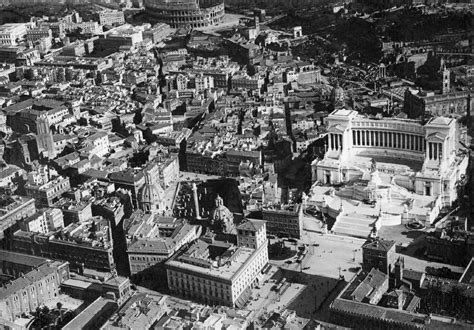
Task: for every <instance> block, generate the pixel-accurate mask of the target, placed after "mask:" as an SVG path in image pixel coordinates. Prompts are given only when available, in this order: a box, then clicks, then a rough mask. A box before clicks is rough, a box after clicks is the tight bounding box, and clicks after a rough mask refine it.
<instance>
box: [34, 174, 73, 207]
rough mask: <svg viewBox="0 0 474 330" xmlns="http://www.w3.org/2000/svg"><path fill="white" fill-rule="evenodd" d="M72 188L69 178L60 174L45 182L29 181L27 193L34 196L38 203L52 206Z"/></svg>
mask: <svg viewBox="0 0 474 330" xmlns="http://www.w3.org/2000/svg"><path fill="white" fill-rule="evenodd" d="M70 189H71V184H70V182H69V178H67V177H63V176H58V177H56V178H54V179H52V180H50V181H48V182H46V183H44V184H32V183H27V184H26V185H25V190H26V195H27V196H28V197H31V198H33V199H34V200H35V201H36V203H37V205H41V206H46V207H52V206H53V205H54V203H55V202H56V201H58V200H59V199H60V198H61V196H62V194H64V193H65V192H68V191H69V190H70Z"/></svg>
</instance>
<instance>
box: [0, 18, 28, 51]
mask: <svg viewBox="0 0 474 330" xmlns="http://www.w3.org/2000/svg"><path fill="white" fill-rule="evenodd" d="M26 33H27V27H26V24H25V23H8V24H3V25H1V26H0V45H5V46H16V45H17V44H18V43H19V42H20V41H21V40H22V39H23V38H24V37H25V36H26Z"/></svg>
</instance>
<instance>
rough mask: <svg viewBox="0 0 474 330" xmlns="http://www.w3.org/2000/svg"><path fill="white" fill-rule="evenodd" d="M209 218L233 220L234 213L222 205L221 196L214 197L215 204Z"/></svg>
mask: <svg viewBox="0 0 474 330" xmlns="http://www.w3.org/2000/svg"><path fill="white" fill-rule="evenodd" d="M211 219H212V220H213V221H224V222H225V221H229V220H230V221H233V220H234V215H233V214H232V212H230V211H229V209H228V208H227V207H225V206H224V200H223V199H222V197H221V196H219V195H218V196H217V198H216V206H215V208H214V210H213V211H212V214H211Z"/></svg>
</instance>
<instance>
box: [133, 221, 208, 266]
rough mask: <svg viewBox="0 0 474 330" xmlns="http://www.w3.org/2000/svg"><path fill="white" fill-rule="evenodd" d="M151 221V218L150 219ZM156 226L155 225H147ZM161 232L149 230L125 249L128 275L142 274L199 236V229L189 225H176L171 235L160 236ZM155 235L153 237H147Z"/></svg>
mask: <svg viewBox="0 0 474 330" xmlns="http://www.w3.org/2000/svg"><path fill="white" fill-rule="evenodd" d="M151 219H153V217H151ZM148 225H152V226H157V225H156V224H148ZM161 232H162V231H161V230H159V228H158V230H154V229H151V230H149V231H148V232H146V233H143V234H142V235H140V236H143V238H139V239H137V240H135V241H133V242H132V243H131V244H130V246H129V247H128V249H127V255H128V261H129V264H130V274H131V275H134V274H137V273H139V272H142V271H144V270H146V269H148V268H150V267H153V266H154V265H156V264H159V263H162V262H164V261H166V260H168V259H169V258H170V257H171V256H172V255H173V254H174V253H175V252H176V251H178V250H179V249H180V248H181V247H182V246H184V245H186V244H188V243H190V242H192V241H194V240H195V239H197V238H198V237H199V236H200V234H201V227H200V226H195V225H189V224H181V225H178V226H177V227H176V228H175V229H174V230H173V231H172V233H171V235H169V236H167V235H160V234H158V233H161ZM152 233H155V235H149V234H152Z"/></svg>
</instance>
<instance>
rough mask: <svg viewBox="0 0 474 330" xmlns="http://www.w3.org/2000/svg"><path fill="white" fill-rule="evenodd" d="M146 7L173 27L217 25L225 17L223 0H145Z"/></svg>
mask: <svg viewBox="0 0 474 330" xmlns="http://www.w3.org/2000/svg"><path fill="white" fill-rule="evenodd" d="M145 9H146V11H147V13H149V15H151V16H153V17H156V18H157V19H159V20H160V21H162V22H164V23H166V24H169V25H170V26H171V27H172V28H181V27H190V28H199V27H206V26H210V25H216V24H218V23H221V22H222V20H223V17H224V1H222V0H204V1H197V0H184V1H177V0H145Z"/></svg>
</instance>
